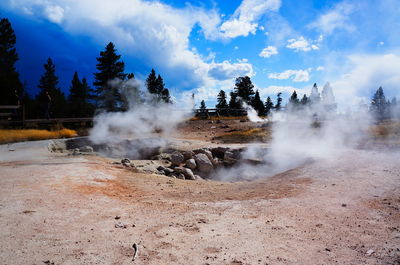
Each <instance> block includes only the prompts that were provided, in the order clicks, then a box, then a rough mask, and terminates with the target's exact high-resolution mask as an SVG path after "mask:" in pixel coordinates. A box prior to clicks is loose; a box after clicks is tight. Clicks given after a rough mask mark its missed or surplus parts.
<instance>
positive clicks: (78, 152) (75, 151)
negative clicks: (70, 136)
mask: <svg viewBox="0 0 400 265" xmlns="http://www.w3.org/2000/svg"><path fill="white" fill-rule="evenodd" d="M81 154H82V153H81V152H80V151H79V148H75V149H74V151H73V152H72V155H73V156H77V155H81Z"/></svg>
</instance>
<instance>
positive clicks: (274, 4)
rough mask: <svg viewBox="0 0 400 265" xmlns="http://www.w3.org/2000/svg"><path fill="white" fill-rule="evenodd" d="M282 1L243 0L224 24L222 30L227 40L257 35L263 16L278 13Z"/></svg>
mask: <svg viewBox="0 0 400 265" xmlns="http://www.w3.org/2000/svg"><path fill="white" fill-rule="evenodd" d="M280 6H281V0H243V1H242V3H241V4H240V6H239V7H238V8H237V9H236V11H235V13H234V14H233V15H232V16H231V18H230V19H229V20H227V21H225V22H224V23H222V25H221V27H220V30H221V32H222V36H223V37H225V38H236V37H239V36H248V35H249V34H250V33H251V34H255V32H256V30H257V27H258V23H257V21H258V20H259V19H260V17H261V16H262V15H264V14H265V13H266V12H268V11H277V10H279V8H280Z"/></svg>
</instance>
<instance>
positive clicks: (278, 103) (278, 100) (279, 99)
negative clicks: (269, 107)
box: [275, 92, 282, 111]
mask: <svg viewBox="0 0 400 265" xmlns="http://www.w3.org/2000/svg"><path fill="white" fill-rule="evenodd" d="M281 95H282V92H279V93H278V95H277V98H276V104H275V110H276V111H280V110H281V108H282V97H281Z"/></svg>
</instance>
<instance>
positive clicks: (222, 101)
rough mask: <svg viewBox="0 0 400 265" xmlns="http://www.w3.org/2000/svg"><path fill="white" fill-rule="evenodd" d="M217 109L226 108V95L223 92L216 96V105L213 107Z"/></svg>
mask: <svg viewBox="0 0 400 265" xmlns="http://www.w3.org/2000/svg"><path fill="white" fill-rule="evenodd" d="M215 107H216V108H217V109H226V108H228V103H227V102H226V94H225V91H223V90H221V91H219V93H218V96H217V105H215Z"/></svg>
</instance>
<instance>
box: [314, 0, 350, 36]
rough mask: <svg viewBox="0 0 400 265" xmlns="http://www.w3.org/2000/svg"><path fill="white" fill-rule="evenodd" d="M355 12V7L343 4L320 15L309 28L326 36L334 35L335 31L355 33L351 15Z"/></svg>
mask: <svg viewBox="0 0 400 265" xmlns="http://www.w3.org/2000/svg"><path fill="white" fill-rule="evenodd" d="M353 11H354V6H353V5H351V4H349V3H346V2H341V3H339V4H337V5H335V6H334V7H333V8H332V9H331V10H328V11H327V12H326V13H324V14H322V15H320V16H319V17H318V18H317V19H316V20H315V21H314V22H312V23H311V24H310V25H309V27H311V28H316V29H318V30H320V31H321V32H323V33H324V34H327V35H328V34H332V33H333V32H334V31H335V30H339V29H342V30H347V31H354V30H355V26H354V25H352V24H351V22H350V18H349V15H350V14H351V13H352V12H353Z"/></svg>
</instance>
